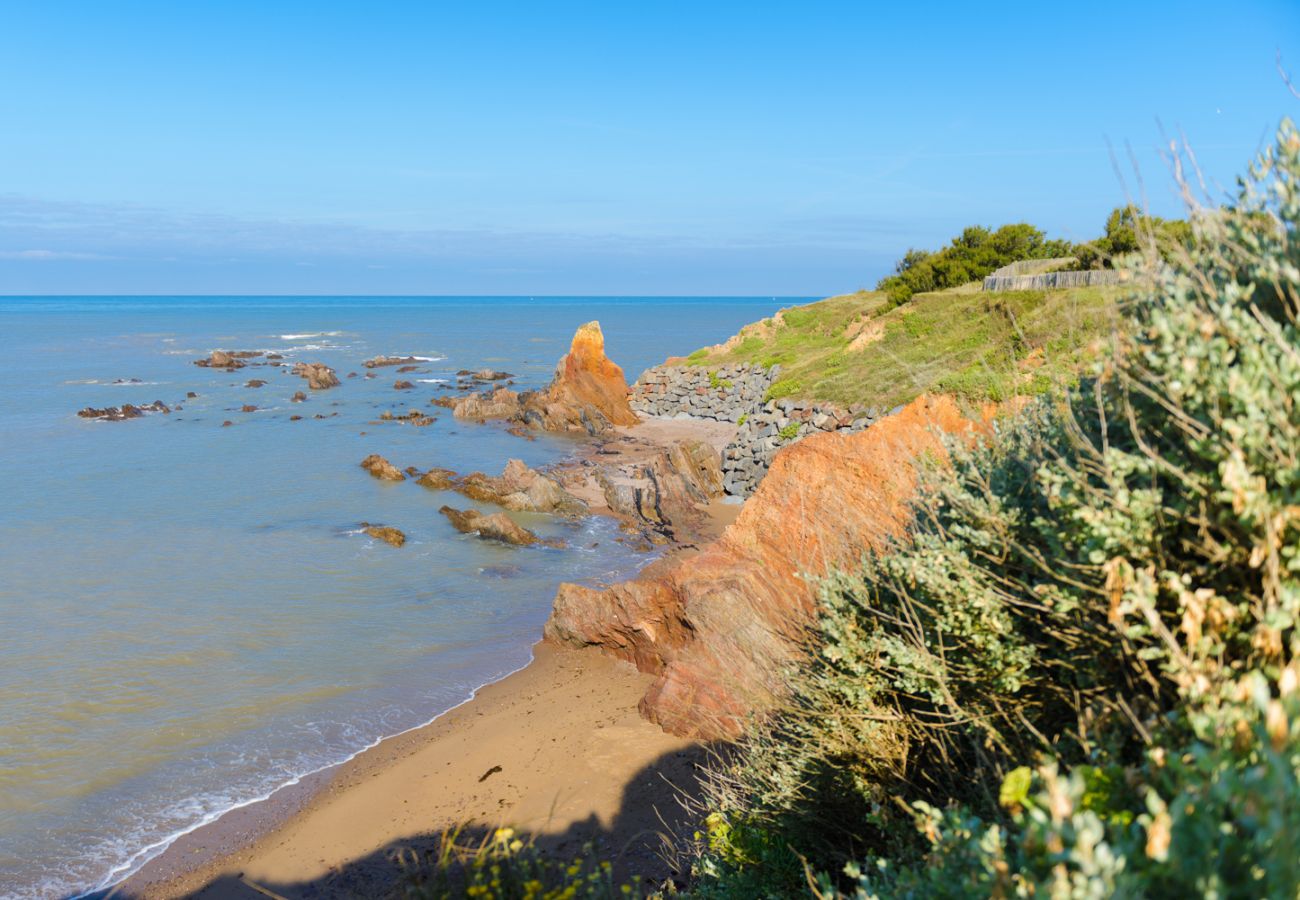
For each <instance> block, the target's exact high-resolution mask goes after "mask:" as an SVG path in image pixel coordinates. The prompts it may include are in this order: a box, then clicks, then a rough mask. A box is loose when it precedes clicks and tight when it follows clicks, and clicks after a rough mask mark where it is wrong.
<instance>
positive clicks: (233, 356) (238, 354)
mask: <svg viewBox="0 0 1300 900" xmlns="http://www.w3.org/2000/svg"><path fill="white" fill-rule="evenodd" d="M261 355H262V352H261V351H260V350H213V351H212V353H211V354H210V355H209V356H208V357H207V358H206V359H196V360H194V365H196V366H202V367H204V368H207V369H225V370H226V371H233V370H234V369H242V368H243V367H244V366H246V365H247V363H245V362H244V360H246V359H254V358H256V357H258V356H261Z"/></svg>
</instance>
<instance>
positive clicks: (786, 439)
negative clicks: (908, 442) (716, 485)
mask: <svg viewBox="0 0 1300 900" xmlns="http://www.w3.org/2000/svg"><path fill="white" fill-rule="evenodd" d="M901 408H902V407H896V408H895V409H892V410H889V411H888V412H885V411H884V410H881V409H879V408H877V407H874V406H872V407H864V406H852V407H849V408H848V409H845V408H843V407H840V406H836V405H834V404H832V403H815V402H812V401H808V400H791V399H788V398H786V399H781V400H771V401H768V402H767V403H765V404H763V405H762V406H759V407H757V408H755V409H754V410H752V411H751V412H750V413H748V414H747V415H746V416H744V418H743V420H742V421H741V423H740V430H739V431H737V432H736V436H735V438H733V439H732V441H731V443H730V444H728V445H727V447H726V449H724V450H723V451H722V488H723V490H724V491H725V492H726V493H728V494H730V495H732V496H735V497H748V496H749V495H750V494H752V493H753V492H754V488H756V487H757V486H758V483H759V482H760V481H762V480H763V476H764V475H766V474H767V470H768V467H770V466H771V465H772V457H774V456H776V453H777V451H778V450H780V449H781V448H782V447H784V446H785V445H786V444H791V443H794V442H795V441H797V440H799V439H800V438H803V437H806V436H808V435H809V434H813V433H815V432H819V431H840V430H844V431H850V432H852V431H861V430H863V429H864V428H868V427H870V426H871V425H874V424H875V423H876V422H878V421H880V419H882V418H884V417H885V416H887V415H891V414H892V413H894V412H897V411H898V410H899V409H901Z"/></svg>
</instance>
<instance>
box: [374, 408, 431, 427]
mask: <svg viewBox="0 0 1300 900" xmlns="http://www.w3.org/2000/svg"><path fill="white" fill-rule="evenodd" d="M379 421H380V422H402V423H404V424H406V425H415V426H417V427H419V428H423V427H425V426H427V425H432V424H433V423H434V422H436V421H438V420H437V419H435V418H434V417H433V416H431V415H428V414H427V413H425V412H422V411H421V410H418V409H408V410H407V411H406V412H405V413H403V414H400V415H394V414H393V413H392V412H391V411H388V410H385V411H384V412H381V413H380V414H379Z"/></svg>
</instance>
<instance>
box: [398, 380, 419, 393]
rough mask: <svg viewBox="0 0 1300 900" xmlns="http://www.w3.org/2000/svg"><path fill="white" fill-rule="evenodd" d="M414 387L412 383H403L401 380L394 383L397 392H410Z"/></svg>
mask: <svg viewBox="0 0 1300 900" xmlns="http://www.w3.org/2000/svg"><path fill="white" fill-rule="evenodd" d="M414 387H415V385H413V384H411V382H409V381H403V380H401V379H398V380H397V381H394V382H393V390H395V391H409V390H411V389H412V388H414Z"/></svg>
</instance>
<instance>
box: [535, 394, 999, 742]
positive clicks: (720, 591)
mask: <svg viewBox="0 0 1300 900" xmlns="http://www.w3.org/2000/svg"><path fill="white" fill-rule="evenodd" d="M976 427H978V426H976V425H975V424H974V423H973V422H972V421H971V420H969V419H967V418H966V417H965V416H964V415H963V414H962V413H961V412H960V410H959V409H958V408H957V406H956V404H955V403H954V402H953V401H952V400H950V399H949V398H946V397H921V398H918V399H917V400H915V401H913V402H912V403H911V404H909V405H908V406H907V407H905V408H904V409H903V410H901V411H900V412H898V413H897V414H895V415H893V416H890V417H889V418H887V419H884V420H883V421H881V422H879V423H877V424H876V425H874V426H873V427H871V428H869V429H867V430H865V431H861V432H856V433H852V434H845V433H829V434H814V435H811V436H809V437H808V438H805V439H804V440H802V441H799V442H798V443H795V444H792V445H790V446H788V447H786V448H785V449H783V450H781V451H780V452H779V453H778V454H777V455H776V458H775V459H774V460H773V464H772V468H771V471H770V472H769V473H768V475H767V477H766V479H764V481H763V482H762V483H761V485H760V486H759V488H758V490H757V491H756V492H755V493H754V495H753V497H751V498H750V499H749V501H748V502H747V503H746V504H745V508H744V510H743V511H742V512H741V514H740V516H739V517H738V518H737V519H736V521H735V522H733V523H732V524H731V525H730V526H729V527H728V528H727V530H726V531H725V532H724V533H723V535H722V537H721V538H719V539H718V540H717V541H715V542H714V543H712V544H710V545H708V546H707V547H705V548H704V549H703V550H702V551H701V552H699V553H698V554H694V555H681V556H678V557H676V558H673V559H671V560H668V561H666V562H665V564H663V565H660V566H655V567H652V568H651V569H648V570H647V571H646V572H645V573H643V575H642V576H641V577H640V578H638V579H636V580H634V581H629V582H625V583H623V584H618V585H614V586H612V587H609V588H605V589H603V590H593V589H591V588H586V587H582V586H580V585H573V584H566V585H562V586H561V588H560V590H559V593H558V595H557V596H556V599H555V605H554V609H553V611H552V614H551V618H550V620H549V621H548V623H547V625H546V629H545V635H546V637H547V639H549V640H552V641H556V642H560V643H566V644H573V645H579V646H600V647H603V648H605V649H607V650H608V651H610V652H612V653H614V654H616V655H618V656H621V657H623V658H625V659H628V660H631V661H633V662H634V663H635V664H636V665H637V666H638V667H639V668H640V669H642V670H643V671H646V672H652V673H654V674H656V675H657V676H658V677H657V678H656V679H655V681H654V683H653V684H652V685H651V687H650V689H649V691H648V692H647V693H646V695H645V697H644V698H643V699H642V701H641V710H642V712H643V713H644V714H645V715H646V716H647V717H648V718H650V719H651V720H653V721H655V722H658V723H659V724H660V725H662V726H663V727H664V728H665V729H667V730H668V731H670V732H673V733H675V734H683V735H693V736H698V737H703V738H718V737H734V736H735V735H737V734H738V733H739V732H740V731H741V729H742V727H743V725H744V722H745V719H746V717H747V716H748V715H749V714H750V713H751V712H761V711H763V710H765V709H768V708H770V707H771V706H772V704H773V703H774V701H775V700H776V699H777V698H778V697H779V696H780V694H781V690H782V684H781V682H782V671H783V669H784V667H785V665H786V664H787V663H788V662H790V661H791V660H792V659H793V658H795V656H796V655H797V654H798V653H799V652H800V650H799V646H800V643H801V635H802V633H803V630H804V629H805V628H807V626H809V625H810V624H812V621H813V614H814V609H815V589H814V585H813V583H812V582H811V581H810V580H808V579H806V578H805V577H804V576H805V575H806V574H807V575H811V576H817V575H821V574H824V573H825V572H826V571H827V569H829V568H831V567H836V566H842V567H847V566H852V565H853V564H854V563H855V562H856V560H857V559H858V558H860V557H861V555H862V553H863V552H864V551H865V550H867V549H869V548H876V547H880V546H881V545H882V543H883V542H884V541H885V540H887V539H888V538H890V537H892V536H895V535H898V534H900V533H901V532H902V531H903V529H904V528H905V527H906V525H907V523H908V519H909V515H910V514H909V511H908V506H907V502H908V500H909V499H910V498H911V496H912V495H913V492H914V490H915V487H916V478H917V474H916V473H917V470H916V460H917V459H918V457H919V456H920V455H921V454H923V453H927V452H930V453H942V452H943V445H942V439H941V436H942V435H943V434H944V433H965V432H971V431H972V430H973V429H975V428H976Z"/></svg>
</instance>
